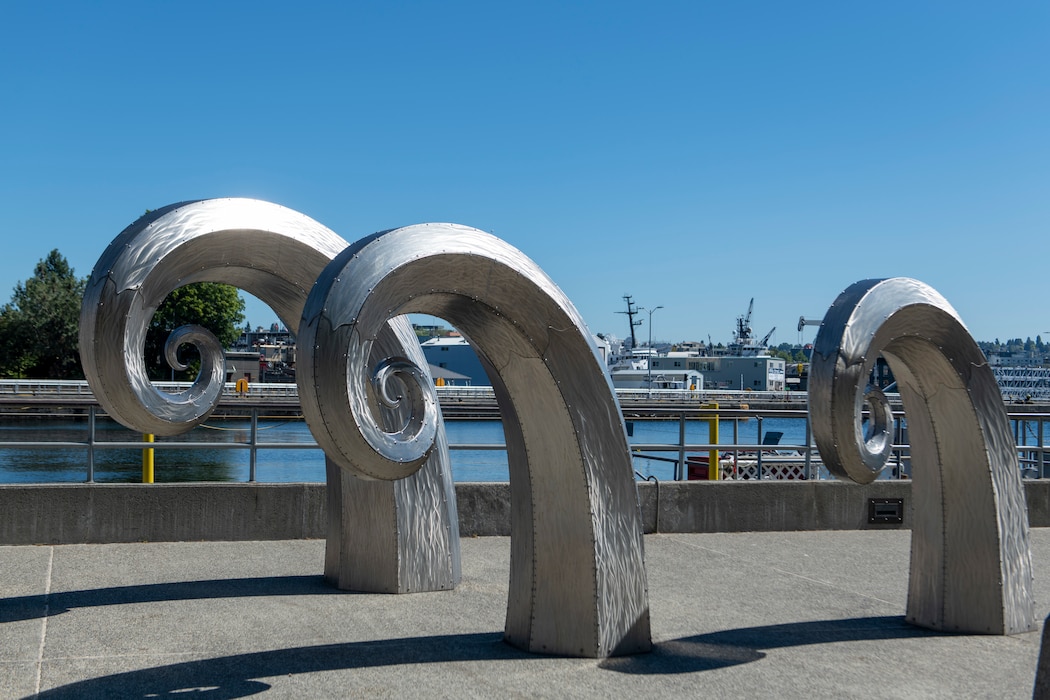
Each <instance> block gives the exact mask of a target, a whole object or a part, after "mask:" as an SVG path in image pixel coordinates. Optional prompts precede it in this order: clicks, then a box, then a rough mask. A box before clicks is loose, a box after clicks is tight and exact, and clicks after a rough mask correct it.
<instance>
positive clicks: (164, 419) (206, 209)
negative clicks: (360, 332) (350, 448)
mask: <svg viewBox="0 0 1050 700" xmlns="http://www.w3.org/2000/svg"><path fill="white" fill-rule="evenodd" d="M346 246H347V243H346V241H344V240H343V239H342V238H340V237H339V236H338V235H336V234H335V233H333V232H332V231H331V230H329V229H328V228H326V227H324V226H322V225H321V224H319V223H318V222H316V221H314V220H313V219H310V218H309V217H307V216H304V215H303V214H300V213H298V212H294V211H292V210H290V209H286V208H284V207H281V206H278V205H276V204H271V203H269V202H261V201H257V200H251V199H212V200H202V201H196V202H183V203H179V204H173V205H170V206H168V207H164V208H163V209H158V210H156V211H153V212H150V213H149V214H147V215H145V216H143V217H142V218H140V219H139V220H138V221H136V222H135V223H133V224H132V225H131V226H129V227H128V228H126V229H125V230H124V231H123V232H122V233H121V234H120V235H119V236H117V238H116V239H115V240H114V241H113V242H112V243H111V244H110V245H109V247H108V248H107V249H106V251H105V252H104V253H103V254H102V256H101V258H100V259H99V261H98V263H97V264H96V265H95V269H94V270H93V271H92V274H91V278H90V280H89V281H88V285H87V291H86V293H85V295H84V301H83V306H82V309H81V316H80V348H81V359H82V361H83V365H84V372H85V375H86V376H87V380H88V383H89V384H90V386H91V388H92V390H93V391H94V393H95V396H96V398H97V399H98V401H99V403H100V404H101V405H102V407H103V408H104V409H105V411H106V412H107V413H109V414H110V415H111V416H113V417H114V418H115V419H117V420H118V421H120V422H121V423H123V424H124V425H126V426H128V427H130V428H132V429H133V430H138V431H141V432H143V433H153V434H156V435H175V434H179V433H183V432H185V431H187V430H189V429H191V428H193V427H194V426H196V425H199V424H200V423H202V422H203V421H204V420H205V419H206V418H207V417H208V415H209V414H210V413H211V412H212V411H213V410H214V408H215V406H216V405H217V403H218V401H219V399H220V397H221V395H222V392H223V388H224V383H225V376H224V375H225V362H224V359H223V354H222V347H221V346H220V344H219V342H218V341H217V340H216V339H215V337H214V336H213V335H212V334H211V333H210V332H208V331H207V330H205V329H203V328H199V327H185V328H180V329H178V330H176V331H175V332H174V333H173V334H172V339H171V340H169V343H168V346H167V347H166V354H167V357H168V360H169V362H172V360H173V358H174V350H175V349H176V346H177V345H178V344H179V343H193V344H195V345H196V346H197V347H198V348H199V349H200V353H201V358H202V371H201V373H200V374H199V375H198V377H197V379H196V380H195V381H194V382H193V384H192V385H191V386H190V387H189V388H187V389H185V390H183V391H180V392H178V393H176V394H171V393H168V392H165V391H163V390H161V389H159V388H157V387H156V386H155V385H154V384H152V383H151V382H150V380H149V377H148V375H147V373H146V366H145V362H144V359H143V347H144V343H145V337H146V329H147V328H148V325H149V322H150V319H151V318H152V317H153V313H154V311H156V309H157V307H158V306H159V305H160V304H161V302H163V300H164V298H165V297H166V296H167V295H168V294H169V293H170V292H171V291H173V290H174V289H176V288H178V287H180V286H183V285H186V284H189V283H192V282H224V283H227V284H232V285H235V286H237V287H240V288H241V289H243V290H245V291H247V292H249V293H251V294H253V295H254V296H256V297H258V298H259V299H261V300H262V301H264V302H265V303H267V304H268V305H269V306H270V307H271V308H272V309H273V310H274V311H275V312H276V313H277V315H278V316H279V317H280V318H281V320H282V321H283V322H284V323H285V325H286V326H287V327H288V328H289V329H291V330H292V331H293V332H294V331H295V330H296V329H297V328H298V326H299V322H300V319H301V317H302V310H303V306H304V304H305V303H306V299H307V293H308V291H309V290H310V288H311V287H312V285H313V283H314V281H315V280H316V279H317V277H318V275H320V273H321V271H322V270H323V269H324V268H325V266H326V265H327V264H328V263H329V262H330V261H331V260H332V259H333V258H334V257H335V256H336V255H337V254H338V253H339V252H340V251H341V250H343V249H344V248H346ZM377 330H378V331H379V332H378V335H379V340H380V346H381V347H382V348H383V349H384V350H385V351H387V352H388V354H391V355H396V356H399V357H401V356H403V357H405V358H407V359H406V360H405V362H406V363H408V364H412V363H415V364H416V365H417V366H419V367H421V369H419V370H418V376H417V377H415V378H416V379H418V380H420V381H423V382H426V381H429V376H430V375H429V373H428V371H427V364H426V362H425V360H424V356H423V351H422V349H421V348H420V347H419V343H418V342H417V341H416V339H415V335H414V334H413V332H412V329H411V326H410V325H409V323H408V321H407V319H405V318H391V319H390V322H389V323H386V322H384V323H383V324H382V326H381V327H380V328H379V329H377ZM402 371H403V369H401V367H400V365H392V366H391V367H390V369H389V371H388V372H387V374H388V375H389V376H388V377H387V382H388V384H390V385H391V386H393V382H396V381H397V379H396V376H398V375H399V373H400V372H402ZM430 383H431V384H432V382H430ZM420 400H421V401H422V399H420ZM382 420H384V421H394V422H396V421H397V420H399V416H398V414H397V413H396V412H394V411H391V410H387V411H386V412H385V413H384V414H383V417H382ZM389 425H390V424H389V423H384V427H387V426H389ZM430 429H431V433H432V435H433V438H434V439H435V440H436V441H437V444H438V449H436V450H434V451H433V452H432V454H429V455H428V457H429V462H428V466H427V468H425V469H424V470H423V471H421V472H420V473H419V474H418V475H416V476H413V478H412V480H411V481H410V482H409V483H405V484H389V483H388V484H383V485H377V486H367V487H366V486H364V485H361V484H358V483H356V482H357V481H358V480H357V479H355V478H353V477H351V476H349V475H343V474H341V473H340V472H339V471H330V472H329V481H330V485H331V486H332V492H333V494H334V495H333V498H335V499H336V500H335V503H339V504H340V505H341V507H339V508H336V509H333V510H330V511H329V518H330V521H329V534H328V537H329V542H328V547H329V549H328V554H327V556H326V558H325V575H326V577H327V578H328V579H329V580H331V581H333V582H334V583H335V584H336V585H337V586H339V587H342V588H345V587H348V586H352V585H361V586H366V585H374V586H375V587H374V588H362V589H359V590H379V591H398V592H403V591H408V590H414V591H419V590H440V589H444V588H449V587H451V586H453V585H455V583H456V582H458V581H459V570H460V555H459V539H458V521H457V519H456V515H455V512H456V511H455V491H454V490H453V488H452V480H451V469H450V468H449V459H448V449H447V441H446V440H445V437H444V428H443V426H442V425H441V424H440V423H439V421H437V420H434V421H433V422H432V424H431V426H430ZM351 461H352V460H351ZM373 499H374V500H376V501H377V502H378V503H382V504H384V505H383V506H382V507H380V506H378V505H376V504H375V503H373V502H372V500H373ZM365 500H367V501H368V503H369V505H368V507H367V508H365V507H362V501H365ZM349 510H353V513H352V514H351V513H349V512H347V511H349ZM422 533H425V536H423V534H422ZM375 543H382V546H376V544H375ZM361 571H366V572H368V574H367V575H360V574H359V573H356V572H361ZM351 572H355V573H353V574H352V573H351Z"/></svg>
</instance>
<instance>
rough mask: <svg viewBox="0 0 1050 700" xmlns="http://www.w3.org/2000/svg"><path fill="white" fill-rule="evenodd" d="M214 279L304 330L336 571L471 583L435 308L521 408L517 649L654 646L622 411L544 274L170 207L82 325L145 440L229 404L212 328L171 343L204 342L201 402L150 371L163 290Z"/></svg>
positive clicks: (442, 227) (89, 306)
mask: <svg viewBox="0 0 1050 700" xmlns="http://www.w3.org/2000/svg"><path fill="white" fill-rule="evenodd" d="M330 261H331V262H330ZM200 281H220V282H226V283H230V284H234V285H236V286H238V287H240V288H242V289H244V290H246V291H248V292H250V293H252V294H254V295H255V296H257V297H259V298H260V299H262V300H263V301H264V302H266V303H268V304H270V306H271V307H272V308H273V309H274V310H275V311H276V312H277V314H278V315H279V316H280V318H281V319H282V320H283V321H284V322H285V323H286V324H287V325H288V327H289V328H292V329H295V330H296V331H297V336H298V346H299V361H298V367H297V381H298V384H299V393H300V400H301V403H302V407H303V412H304V415H305V417H306V419H307V422H308V425H309V427H310V429H311V431H312V432H313V434H314V436H315V437H316V439H317V440H318V443H319V444H320V445H321V446H322V447H323V448H324V450H325V455H326V460H327V474H328V499H329V500H328V503H329V533H328V543H327V551H326V561H325V575H326V577H327V578H328V579H329V580H332V581H333V582H334V583H336V585H338V586H339V587H342V588H353V589H355V590H367V591H412V590H435V589H438V588H447V587H450V586H452V585H455V583H456V582H457V581H458V580H459V571H460V565H459V549H458V528H457V521H456V511H455V498H454V491H453V488H452V483H451V471H450V469H449V468H448V457H447V455H448V448H447V440H446V438H445V434H444V429H443V426H442V423H441V420H440V413H439V410H438V406H437V401H436V399H435V393H434V389H433V382H432V380H431V378H430V375H429V373H428V371H427V363H426V360H425V357H424V356H423V354H422V351H421V350H420V348H419V346H418V343H417V342H416V341H415V338H414V335H413V334H412V332H411V329H410V328H409V327H408V326H407V323H406V322H405V321H404V320H403V315H404V314H409V313H427V314H433V315H437V316H441V317H443V318H445V319H446V320H448V321H450V322H451V323H453V324H454V325H455V326H457V327H458V328H459V329H460V330H462V331H463V332H464V334H465V335H466V336H467V337H468V338H469V339H470V341H471V344H472V345H473V346H474V348H475V350H477V352H478V354H479V356H480V357H481V360H482V363H483V364H484V366H485V368H486V371H487V372H488V373H489V376H490V378H491V379H492V381H493V384H494V387H495V392H496V397H497V399H498V401H499V404H500V408H501V411H502V414H503V423H504V432H505V436H506V442H507V451H508V461H509V464H510V477H511V533H512V537H511V541H512V556H511V572H510V573H511V575H510V591H509V595H508V605H507V624H506V635H505V636H506V639H507V641H508V642H510V643H511V644H514V645H516V646H519V647H521V648H524V649H528V650H531V651H535V652H541V653H549V654H562V655H570V656H588V657H605V656H610V655H613V654H627V653H633V652H638V651H645V650H648V649H649V648H650V647H651V640H650V632H649V608H648V598H647V593H646V579H645V569H644V554H643V544H642V527H641V514H640V510H639V503H638V494H637V491H636V489H635V484H634V478H633V469H632V465H631V460H630V453H629V452H628V448H627V439H626V432H625V430H624V424H623V418H622V416H621V413H620V409H619V405H618V403H617V401H616V397H615V394H614V392H613V390H612V386H611V384H610V381H609V378H608V375H607V374H606V372H605V368H604V364H603V363H602V361H601V359H600V357H599V355H598V353H597V350H596V348H595V346H594V344H593V341H592V339H591V336H590V334H589V333H588V331H587V330H586V326H585V324H584V323H583V320H582V319H581V318H580V316H579V314H578V313H577V312H576V310H575V308H574V307H573V305H572V304H571V303H570V302H569V300H568V299H567V298H566V297H565V296H564V294H562V292H561V291H560V290H559V289H558V288H557V286H556V285H554V283H553V282H551V280H550V279H549V278H547V277H546V275H544V274H543V272H542V271H540V270H539V268H538V267H537V266H536V265H535V264H534V263H533V262H532V261H530V260H529V259H528V258H526V257H525V256H524V255H522V254H521V253H520V252H519V251H517V250H515V249H514V248H512V247H510V246H509V245H507V244H506V243H503V242H502V241H500V240H498V239H496V238H494V237H492V236H490V235H488V234H485V233H483V232H481V231H477V230H474V229H470V228H465V227H459V226H453V225H447V224H430V225H422V226H413V227H408V228H404V229H398V230H394V231H389V232H385V233H380V234H376V235H374V236H371V237H369V238H366V239H364V240H362V241H359V242H358V243H355V244H354V245H352V246H349V247H347V245H346V243H345V242H344V241H343V240H342V239H340V238H339V237H338V236H336V235H335V234H333V233H332V232H331V231H328V229H325V228H324V227H323V226H321V225H320V224H317V223H316V222H314V221H312V220H311V219H309V218H307V217H305V216H303V215H301V214H297V213H295V212H291V211H289V210H287V209H284V208H282V207H278V206H276V205H272V204H267V203H265V202H256V201H252V200H206V201H201V202H190V203H183V204H176V205H172V206H170V207H167V208H165V209H162V210H159V211H156V212H152V213H151V214H149V215H147V216H146V217H143V218H142V219H140V220H139V221H137V222H135V223H134V224H133V225H132V226H130V227H129V228H128V229H127V230H125V231H124V232H123V233H122V234H120V236H118V238H117V239H116V240H115V241H114V242H113V243H112V244H111V245H110V247H109V248H108V249H107V250H106V252H105V253H104V254H103V256H102V258H101V259H100V261H99V263H98V264H97V265H96V267H95V270H94V272H93V273H92V276H91V279H90V281H89V285H88V292H87V294H86V295H85V300H84V306H83V311H82V314H81V347H82V355H83V361H84V366H85V371H86V373H87V376H88V380H89V382H90V384H91V386H92V388H93V390H94V391H95V394H96V396H97V397H98V399H99V401H100V403H101V404H102V406H103V407H104V408H105V410H106V411H107V412H108V413H109V414H110V415H112V416H113V417H115V418H116V419H117V420H119V421H121V422H122V423H124V424H125V425H128V426H130V427H132V428H133V429H136V430H141V431H143V432H152V433H156V434H161V435H170V434H175V433H179V432H182V431H184V430H188V429H190V428H191V427H193V426H194V425H198V424H200V423H201V422H202V421H204V420H205V419H206V418H207V416H208V415H209V414H210V412H211V411H212V409H213V408H214V406H215V405H216V403H217V402H218V400H219V397H220V392H221V390H222V383H223V379H224V377H223V376H222V375H223V370H222V367H223V363H222V360H221V356H220V352H221V349H220V348H219V347H218V343H217V342H215V340H214V338H211V337H210V334H209V333H208V332H207V331H205V330H204V329H200V328H187V329H180V330H179V331H178V332H176V333H174V334H173V336H174V340H173V341H171V342H172V343H173V344H174V345H177V344H178V343H182V342H190V343H194V344H196V345H197V346H198V347H199V348H200V350H201V354H202V356H203V358H204V359H203V361H202V368H203V369H202V372H201V374H200V375H199V376H198V378H197V379H196V381H195V382H194V383H193V385H192V387H191V388H190V389H188V390H187V391H185V392H182V393H181V394H177V395H171V394H167V393H165V392H163V391H160V390H158V389H156V388H155V387H153V386H152V384H150V382H149V380H148V378H147V375H146V371H145V363H144V361H143V358H142V351H143V346H144V338H145V330H146V326H147V324H148V323H149V321H150V319H151V317H152V315H153V313H154V311H155V310H156V308H157V307H158V305H159V304H160V303H161V301H162V300H163V299H164V297H165V296H166V295H167V294H168V293H169V292H170V291H171V290H173V289H175V288H177V287H179V286H181V285H184V284H188V283H191V282H200ZM310 290H312V291H310ZM308 291H309V296H307V292H308ZM175 349H176V348H175V347H171V348H169V350H168V352H167V354H168V357H169V359H171V360H172V361H174V356H175V352H174V351H175ZM390 543H394V546H391V545H390Z"/></svg>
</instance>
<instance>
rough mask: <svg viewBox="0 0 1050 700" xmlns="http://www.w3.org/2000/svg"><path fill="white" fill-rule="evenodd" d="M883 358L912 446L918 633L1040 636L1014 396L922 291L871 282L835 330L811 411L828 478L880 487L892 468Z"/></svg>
mask: <svg viewBox="0 0 1050 700" xmlns="http://www.w3.org/2000/svg"><path fill="white" fill-rule="evenodd" d="M880 354H881V355H882V356H884V357H885V358H886V360H887V362H888V363H889V365H890V368H891V369H892V370H893V374H894V377H895V378H896V380H897V385H898V387H899V390H900V394H901V399H902V402H903V404H904V410H905V418H906V420H907V422H908V429H909V432H910V437H911V440H910V442H911V457H912V480H913V487H912V488H913V498H914V502H913V507H912V510H913V513H914V522H913V523H912V555H911V575H910V583H909V596H908V611H907V618H908V620H909V621H911V622H913V623H915V624H918V625H921V626H923V627H929V628H932V629H938V630H950V631H961V632H978V633H990V634H1015V633H1018V632H1025V631H1028V630H1031V629H1034V627H1035V625H1036V622H1037V621H1036V619H1035V618H1034V612H1033V611H1034V606H1033V601H1032V565H1031V554H1030V551H1029V536H1028V514H1027V509H1026V504H1025V500H1024V492H1023V490H1022V488H1021V475H1020V468H1019V466H1018V458H1017V451H1016V449H1015V445H1014V440H1013V436H1012V435H1011V432H1010V425H1009V421H1008V419H1007V415H1006V411H1005V408H1004V406H1003V401H1002V396H1001V395H1000V392H999V388H998V385H997V383H996V380H995V377H994V375H993V374H992V371H991V368H990V367H989V366H988V364H987V361H986V360H985V357H984V355H983V353H982V352H981V350H980V348H978V347H977V344H976V343H975V342H974V340H973V338H972V337H971V336H970V333H969V331H968V330H967V329H966V327H965V326H964V325H963V323H962V321H961V320H960V319H959V316H958V314H957V313H956V312H955V310H954V309H953V308H952V307H951V305H950V304H949V303H948V302H947V301H946V300H945V299H944V297H942V296H941V295H940V294H938V293H937V292H936V291H935V290H933V289H932V288H930V287H929V286H927V285H925V284H923V283H922V282H918V281H916V280H912V279H906V278H894V279H888V280H866V281H863V282H858V283H856V284H854V285H853V286H851V287H849V288H848V289H847V290H846V291H844V292H843V293H842V294H841V295H839V297H838V299H836V300H835V303H834V304H832V306H831V308H830V309H829V310H828V313H827V315H826V316H825V317H824V322H823V324H822V325H821V328H820V331H819V332H818V334H817V338H816V340H815V341H814V351H813V357H812V365H811V369H810V384H809V394H810V396H809V410H810V416H811V423H812V429H813V437H814V439H815V441H816V444H817V447H818V448H819V450H820V455H821V458H822V459H823V461H824V464H825V466H827V468H828V469H829V470H830V471H831V472H832V473H833V474H835V475H836V476H840V477H843V478H848V479H852V480H853V481H856V482H859V483H868V482H870V481H872V480H873V479H875V477H876V476H877V475H878V473H879V471H880V470H881V469H882V467H883V466H884V465H885V463H886V457H887V456H888V453H889V449H890V442H891V441H890V439H889V437H888V436H889V435H890V433H889V432H888V425H889V420H888V416H889V415H891V414H890V413H889V411H888V407H887V406H886V405H885V397H884V396H883V395H882V394H881V392H879V391H877V390H870V389H868V388H867V383H868V376H869V374H870V372H871V369H872V367H873V365H874V363H875V360H876V358H877V357H878V356H879V355H880ZM865 405H869V406H870V407H871V416H872V419H871V420H870V421H868V422H869V423H870V424H871V425H870V427H868V426H865V425H864V421H863V415H862V409H863V408H864V406H865Z"/></svg>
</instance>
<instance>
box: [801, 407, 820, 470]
mask: <svg viewBox="0 0 1050 700" xmlns="http://www.w3.org/2000/svg"><path fill="white" fill-rule="evenodd" d="M804 420H805V421H806V480H807V481H810V480H812V479H813V478H814V474H813V436H812V435H811V434H810V432H809V413H808V412H807V413H806V417H805V419H804ZM816 478H817V479H820V469H817V473H816Z"/></svg>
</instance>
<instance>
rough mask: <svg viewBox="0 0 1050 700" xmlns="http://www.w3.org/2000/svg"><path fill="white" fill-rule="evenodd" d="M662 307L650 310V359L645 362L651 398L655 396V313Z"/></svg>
mask: <svg viewBox="0 0 1050 700" xmlns="http://www.w3.org/2000/svg"><path fill="white" fill-rule="evenodd" d="M662 308H664V307H662V306H655V307H653V308H651V309H649V310H648V311H649V359H648V360H646V361H645V366H646V368H647V369H648V370H649V379H648V381H647V384H648V385H649V396H650V397H651V396H652V395H653V313H654V312H656V311H657V310H658V309H662Z"/></svg>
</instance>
